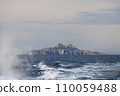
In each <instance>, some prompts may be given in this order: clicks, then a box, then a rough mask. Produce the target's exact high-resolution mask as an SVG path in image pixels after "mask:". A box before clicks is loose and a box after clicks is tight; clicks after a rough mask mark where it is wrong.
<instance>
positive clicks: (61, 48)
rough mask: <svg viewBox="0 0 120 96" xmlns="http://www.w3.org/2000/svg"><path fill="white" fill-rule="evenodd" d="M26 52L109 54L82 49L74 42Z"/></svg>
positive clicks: (45, 53) (44, 53)
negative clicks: (74, 44) (73, 43)
mask: <svg viewBox="0 0 120 96" xmlns="http://www.w3.org/2000/svg"><path fill="white" fill-rule="evenodd" d="M25 54H31V55H107V54H103V53H100V52H96V51H89V50H81V49H78V48H76V47H75V46H73V45H72V44H68V45H63V44H61V43H59V44H58V45H57V46H55V47H48V48H43V49H39V50H31V51H28V52H26V53H25Z"/></svg>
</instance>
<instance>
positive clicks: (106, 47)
mask: <svg viewBox="0 0 120 96" xmlns="http://www.w3.org/2000/svg"><path fill="white" fill-rule="evenodd" d="M3 33H5V34H6V35H10V34H12V35H11V38H13V37H14V38H15V39H14V41H15V43H14V44H15V47H16V48H18V49H20V50H22V51H25V50H31V49H40V48H44V47H48V46H55V45H56V44H57V43H63V44H69V43H71V44H73V45H74V46H76V47H78V48H80V49H87V50H92V51H100V52H104V53H112V54H120V0H0V35H1V34H3ZM2 36H3V35H1V36H0V37H2Z"/></svg>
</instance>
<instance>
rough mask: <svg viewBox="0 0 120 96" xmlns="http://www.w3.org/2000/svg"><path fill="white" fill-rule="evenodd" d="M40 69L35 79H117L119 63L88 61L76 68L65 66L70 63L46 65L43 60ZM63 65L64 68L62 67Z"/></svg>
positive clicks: (119, 68)
mask: <svg viewBox="0 0 120 96" xmlns="http://www.w3.org/2000/svg"><path fill="white" fill-rule="evenodd" d="M38 66H39V68H40V70H44V72H43V75H42V76H38V77H37V79H45V80H51V79H52V80H56V79H58V80H84V79H85V80H91V79H93V80H96V79H99V80H101V79H119V78H117V77H119V73H120V72H119V70H120V63H116V64H111V65H109V64H104V63H88V64H85V65H84V66H82V67H78V68H69V69H68V68H65V66H67V67H68V66H72V64H70V65H69V64H68V65H64V64H61V67H60V68H53V67H48V66H47V65H45V64H44V63H43V62H40V63H39V65H38ZM63 67H64V68H63Z"/></svg>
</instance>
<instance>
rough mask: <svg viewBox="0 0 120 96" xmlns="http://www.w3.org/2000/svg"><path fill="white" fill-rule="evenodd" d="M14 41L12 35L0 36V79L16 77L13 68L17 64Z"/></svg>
mask: <svg viewBox="0 0 120 96" xmlns="http://www.w3.org/2000/svg"><path fill="white" fill-rule="evenodd" d="M14 39H15V38H14V35H13V34H8V33H4V34H0V79H15V78H16V76H18V74H16V72H15V71H14V68H13V66H15V65H16V64H18V62H19V60H18V59H17V56H16V55H15V50H16V49H15V47H14Z"/></svg>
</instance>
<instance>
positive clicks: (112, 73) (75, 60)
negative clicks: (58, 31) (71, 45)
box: [14, 55, 120, 80]
mask: <svg viewBox="0 0 120 96" xmlns="http://www.w3.org/2000/svg"><path fill="white" fill-rule="evenodd" d="M19 59H20V60H21V62H20V63H19V64H17V65H16V66H14V70H15V72H16V73H19V74H20V76H18V78H17V79H22V80H120V55H83V56H54V55H50V56H44V55H20V56H19Z"/></svg>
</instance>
